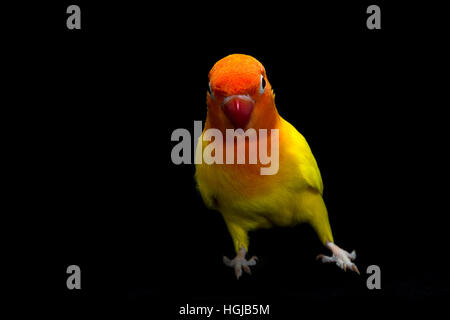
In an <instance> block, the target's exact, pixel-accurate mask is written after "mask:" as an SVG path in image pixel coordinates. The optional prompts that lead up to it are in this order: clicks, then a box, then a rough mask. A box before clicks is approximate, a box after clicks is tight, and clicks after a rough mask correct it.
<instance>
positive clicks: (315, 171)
mask: <svg viewBox="0 0 450 320" xmlns="http://www.w3.org/2000/svg"><path fill="white" fill-rule="evenodd" d="M280 131H281V132H282V139H283V140H282V141H280V144H281V143H282V147H283V148H285V150H284V152H285V153H286V155H287V156H286V158H285V161H284V165H286V166H288V168H289V171H290V172H291V173H292V175H293V178H294V179H296V181H297V182H298V187H300V188H303V187H305V185H306V186H309V187H311V188H313V189H315V190H317V191H318V192H320V194H323V182H322V176H321V175H320V171H319V167H318V166H317V162H316V159H315V158H314V156H313V154H312V152H311V149H310V147H309V145H308V142H306V139H305V138H304V137H303V135H302V134H301V133H300V132H298V131H297V129H295V127H294V126H292V125H291V124H290V123H289V122H287V121H286V120H284V119H282V120H281V126H280ZM281 165H283V163H282V164H281Z"/></svg>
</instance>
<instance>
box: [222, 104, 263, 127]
mask: <svg viewBox="0 0 450 320" xmlns="http://www.w3.org/2000/svg"><path fill="white" fill-rule="evenodd" d="M254 106H255V102H254V101H253V99H252V98H250V97H248V96H230V97H227V98H225V100H224V103H223V111H224V112H225V115H226V116H227V118H228V119H229V120H230V121H231V123H232V124H233V126H234V127H235V128H241V129H244V128H245V127H246V126H247V124H248V123H249V121H250V116H251V114H252V111H253V107H254Z"/></svg>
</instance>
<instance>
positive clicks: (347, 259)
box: [316, 244, 360, 275]
mask: <svg viewBox="0 0 450 320" xmlns="http://www.w3.org/2000/svg"><path fill="white" fill-rule="evenodd" d="M330 249H331V251H332V252H333V255H332V256H331V257H327V256H325V255H323V254H319V255H318V256H317V257H316V260H319V259H320V260H321V261H322V262H323V263H336V265H337V266H338V267H339V268H341V269H342V270H344V271H347V268H348V269H350V270H352V271H354V272H356V273H357V274H359V275H360V273H359V270H358V267H357V266H356V265H355V264H354V263H353V262H352V261H353V260H355V259H356V252H355V250H353V251H352V252H351V253H348V252H347V251H345V250H343V249H341V248H339V247H338V246H336V245H334V244H333V247H330Z"/></svg>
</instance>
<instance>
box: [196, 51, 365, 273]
mask: <svg viewBox="0 0 450 320" xmlns="http://www.w3.org/2000/svg"><path fill="white" fill-rule="evenodd" d="M208 89H209V90H208V92H207V97H206V103H207V116H206V122H205V127H204V129H203V133H202V136H200V138H199V140H198V142H197V147H196V157H198V156H200V157H205V155H204V151H205V148H207V147H208V145H209V144H210V143H212V140H213V139H209V140H208V139H204V135H205V133H206V132H207V130H208V129H215V130H219V131H220V132H221V133H223V141H222V142H223V143H222V146H221V147H222V148H223V150H216V152H217V151H222V153H223V154H224V157H225V154H226V152H227V147H230V143H234V145H233V146H231V147H232V148H234V150H235V151H236V150H238V148H237V146H236V142H235V141H234V139H233V141H231V140H230V141H227V140H226V139H225V136H226V132H227V130H229V129H233V130H238V129H241V130H243V131H244V132H246V130H249V129H254V130H255V131H256V132H258V134H257V141H256V142H255V141H253V142H251V141H250V139H246V140H245V149H244V151H245V152H249V151H250V150H251V148H250V144H251V143H259V142H261V141H262V139H266V145H270V143H272V142H270V141H272V140H270V139H271V135H272V134H274V133H273V132H274V131H273V129H278V130H277V132H278V141H276V140H275V141H276V143H277V144H278V153H279V157H278V170H277V172H276V173H275V174H264V175H263V174H261V168H262V167H264V166H267V163H262V162H261V161H260V160H258V161H257V162H256V163H250V161H249V158H250V157H249V154H247V155H246V156H245V160H247V161H246V162H245V163H236V162H237V161H234V162H233V163H228V162H225V161H224V162H223V163H207V161H202V162H201V163H196V166H195V179H196V182H197V188H198V190H199V192H200V194H201V197H202V199H203V201H204V203H205V205H206V206H207V207H208V208H210V209H213V210H217V211H219V212H220V213H221V214H222V216H223V219H224V220H225V223H226V226H227V228H228V231H229V233H230V235H231V238H232V240H233V244H234V249H235V251H236V256H235V257H234V258H233V259H230V258H228V257H226V256H224V257H223V262H224V264H225V265H226V266H229V267H232V268H234V272H235V275H236V277H237V279H239V277H241V275H242V270H243V271H245V272H246V273H248V274H251V270H250V266H254V265H255V264H256V262H257V260H258V258H257V257H255V256H253V257H251V258H249V259H247V257H246V255H247V253H248V250H249V237H248V233H249V231H254V230H257V229H261V228H270V227H272V226H294V225H296V224H299V223H309V224H310V225H311V226H312V227H313V229H314V230H315V232H316V233H317V235H318V237H319V239H320V241H321V242H322V243H323V245H324V246H325V247H326V248H328V249H329V250H330V251H331V255H330V256H325V255H323V254H319V255H318V256H317V259H319V260H321V261H322V262H323V263H335V264H336V265H337V266H338V267H340V268H342V269H343V270H347V269H350V270H352V271H354V272H357V273H358V274H359V271H358V268H357V267H356V265H355V264H354V263H353V261H354V260H355V259H356V253H355V251H352V252H351V253H349V252H347V251H346V250H344V249H341V248H340V247H339V246H337V245H336V244H335V243H334V240H333V235H332V231H331V227H330V223H329V220H328V212H327V208H326V206H325V203H324V200H323V198H322V195H323V183H322V178H321V174H320V171H319V168H318V166H317V162H316V160H315V158H314V156H313V154H312V152H311V149H310V147H309V145H308V143H307V142H306V140H305V138H304V137H303V135H302V134H300V133H299V132H298V131H297V130H296V129H295V128H294V127H293V126H292V125H291V124H290V123H289V122H287V121H286V120H284V119H283V118H282V117H281V116H280V115H279V114H278V111H277V108H276V106H275V94H274V92H273V90H272V88H271V85H270V82H269V80H268V78H267V75H266V71H265V68H264V67H263V65H262V64H261V63H260V62H259V61H258V60H257V59H255V58H253V57H252V56H249V55H244V54H232V55H229V56H226V57H224V58H222V59H221V60H219V61H218V62H216V63H215V65H214V66H213V68H212V69H211V71H210V72H209V88H208ZM260 129H266V130H267V131H266V135H264V134H261V131H260ZM241 134H242V132H241ZM269 140H270V141H269ZM269 142H270V143H269ZM234 156H235V159H234V160H236V157H237V153H236V154H234Z"/></svg>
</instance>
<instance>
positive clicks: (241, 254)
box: [223, 247, 258, 279]
mask: <svg viewBox="0 0 450 320" xmlns="http://www.w3.org/2000/svg"><path fill="white" fill-rule="evenodd" d="M246 253H247V251H246V250H245V249H244V248H243V247H241V248H240V249H239V251H238V253H237V255H236V257H235V258H234V259H233V260H230V259H229V258H227V257H225V256H224V257H223V263H225V265H226V266H228V267H232V268H234V273H235V274H236V278H237V279H239V277H240V276H241V275H242V269H244V271H245V272H247V273H248V274H251V273H252V272H251V270H250V266H254V265H255V264H256V261H257V260H258V258H257V257H255V256H253V257H251V258H250V259H248V260H247V259H245V255H246Z"/></svg>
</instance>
